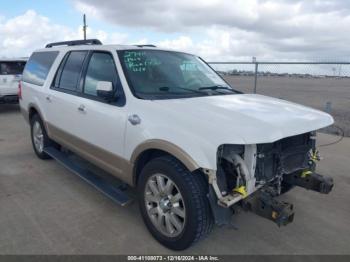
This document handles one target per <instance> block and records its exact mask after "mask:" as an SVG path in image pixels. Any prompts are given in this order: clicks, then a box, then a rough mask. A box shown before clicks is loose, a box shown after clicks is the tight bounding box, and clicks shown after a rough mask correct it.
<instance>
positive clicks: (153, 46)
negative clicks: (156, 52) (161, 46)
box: [135, 45, 157, 47]
mask: <svg viewBox="0 0 350 262" xmlns="http://www.w3.org/2000/svg"><path fill="white" fill-rule="evenodd" d="M135 46H137V47H157V46H155V45H135Z"/></svg>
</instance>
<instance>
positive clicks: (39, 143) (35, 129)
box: [30, 114, 54, 159]
mask: <svg viewBox="0 0 350 262" xmlns="http://www.w3.org/2000/svg"><path fill="white" fill-rule="evenodd" d="M30 136H31V140H32V145H33V149H34V152H35V154H36V155H37V157H39V158H40V159H51V157H50V156H49V155H48V154H46V153H45V152H44V148H45V147H49V146H53V145H54V142H53V141H52V140H51V139H50V138H49V137H48V135H47V133H46V130H45V126H44V124H43V121H42V120H41V118H40V116H39V115H38V114H35V115H34V116H33V117H32V118H31V119H30Z"/></svg>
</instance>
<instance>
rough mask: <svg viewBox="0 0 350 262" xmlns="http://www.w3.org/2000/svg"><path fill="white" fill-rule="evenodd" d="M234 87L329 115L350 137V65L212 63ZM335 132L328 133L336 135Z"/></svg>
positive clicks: (325, 63)
mask: <svg viewBox="0 0 350 262" xmlns="http://www.w3.org/2000/svg"><path fill="white" fill-rule="evenodd" d="M210 65H211V66H212V67H213V68H214V69H215V70H216V71H218V72H219V73H220V74H221V75H222V76H223V77H224V78H225V80H226V81H227V82H229V83H230V84H231V85H232V87H234V88H236V89H238V90H240V91H243V92H245V93H258V94H263V95H268V96H273V97H277V98H281V99H285V100H289V101H293V102H296V103H299V104H303V105H306V106H310V107H313V108H316V109H319V110H323V111H326V112H328V113H330V114H331V115H332V116H333V117H334V118H335V121H336V123H335V125H337V126H339V127H340V128H341V129H343V130H344V133H345V135H346V136H350V62H280V63H278V62H211V63H210ZM335 130H336V129H333V128H329V129H327V130H326V131H327V132H331V133H335Z"/></svg>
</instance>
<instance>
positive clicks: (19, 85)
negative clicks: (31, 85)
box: [18, 81, 22, 99]
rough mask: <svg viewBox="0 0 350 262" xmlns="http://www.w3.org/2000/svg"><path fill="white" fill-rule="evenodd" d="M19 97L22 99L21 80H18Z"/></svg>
mask: <svg viewBox="0 0 350 262" xmlns="http://www.w3.org/2000/svg"><path fill="white" fill-rule="evenodd" d="M18 98H19V99H22V83H21V81H19V82H18Z"/></svg>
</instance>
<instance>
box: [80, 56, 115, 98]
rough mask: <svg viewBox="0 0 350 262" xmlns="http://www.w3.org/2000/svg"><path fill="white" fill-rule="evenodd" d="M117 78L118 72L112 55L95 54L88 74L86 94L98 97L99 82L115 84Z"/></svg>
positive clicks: (85, 87)
mask: <svg viewBox="0 0 350 262" xmlns="http://www.w3.org/2000/svg"><path fill="white" fill-rule="evenodd" d="M117 78H118V76H117V71H116V67H115V65H114V60H113V57H112V55H111V54H109V53H103V52H96V53H93V54H92V56H91V59H90V62H89V65H88V68H87V72H86V77H85V82H84V93H85V94H88V95H93V96H97V92H96V88H97V82H98V81H107V82H112V83H114V82H115V81H116V80H117Z"/></svg>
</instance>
